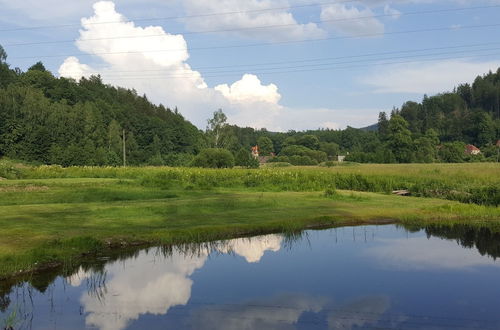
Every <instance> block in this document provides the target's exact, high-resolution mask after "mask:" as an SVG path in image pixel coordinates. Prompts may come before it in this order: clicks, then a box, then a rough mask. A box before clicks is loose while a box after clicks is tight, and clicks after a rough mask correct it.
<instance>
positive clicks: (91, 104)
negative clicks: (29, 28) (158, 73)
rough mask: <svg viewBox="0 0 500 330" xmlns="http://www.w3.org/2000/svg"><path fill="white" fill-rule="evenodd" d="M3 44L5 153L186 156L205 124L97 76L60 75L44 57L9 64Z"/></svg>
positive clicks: (93, 161) (0, 133) (113, 158)
mask: <svg viewBox="0 0 500 330" xmlns="http://www.w3.org/2000/svg"><path fill="white" fill-rule="evenodd" d="M5 60H6V54H5V52H4V51H3V50H2V49H1V48H0V156H2V155H5V156H8V157H11V158H15V159H21V160H25V161H33V162H40V163H47V164H61V165H65V166H68V165H118V164H122V161H123V160H122V156H123V132H124V131H125V149H126V158H127V163H128V164H145V163H150V164H171V165H176V164H177V163H182V162H183V159H184V158H188V159H190V158H192V155H194V154H195V153H197V152H198V150H199V148H200V141H201V139H202V134H201V132H200V131H199V130H198V129H197V128H196V127H195V126H194V125H192V124H191V123H190V122H188V121H187V120H185V119H184V118H183V117H182V115H180V114H179V113H178V112H177V110H173V111H172V110H171V109H168V108H165V107H164V106H162V105H159V106H156V105H154V104H152V103H151V102H149V101H148V99H147V97H146V96H139V95H137V93H136V92H135V91H134V90H128V89H123V88H115V87H111V86H109V85H105V84H103V83H102V81H101V79H100V77H98V76H93V77H90V78H88V79H86V78H82V79H81V80H80V81H78V82H76V81H74V80H71V79H66V78H56V77H54V76H53V75H52V74H51V73H50V72H48V71H47V70H46V69H45V68H44V66H43V64H41V63H37V64H35V65H33V66H32V67H31V68H30V69H28V70H27V71H26V72H21V71H20V70H17V69H16V70H11V69H10V68H9V66H8V64H7V63H6V62H5Z"/></svg>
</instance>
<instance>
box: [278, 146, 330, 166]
mask: <svg viewBox="0 0 500 330" xmlns="http://www.w3.org/2000/svg"><path fill="white" fill-rule="evenodd" d="M280 156H288V157H291V156H303V157H309V158H310V159H313V160H315V161H316V163H318V162H324V161H326V160H327V158H328V157H327V156H326V153H325V152H323V151H317V150H311V149H309V148H307V147H304V146H297V145H291V146H287V147H285V148H283V149H282V150H281V152H280ZM290 163H292V164H293V162H290ZM294 165H295V164H294ZM301 165H305V164H301Z"/></svg>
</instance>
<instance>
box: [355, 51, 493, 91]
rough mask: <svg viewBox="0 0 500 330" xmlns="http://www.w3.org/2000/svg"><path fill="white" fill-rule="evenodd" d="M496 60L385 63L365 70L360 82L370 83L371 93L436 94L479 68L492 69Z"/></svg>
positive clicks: (476, 73) (459, 81) (474, 75)
mask: <svg viewBox="0 0 500 330" xmlns="http://www.w3.org/2000/svg"><path fill="white" fill-rule="evenodd" d="M499 66H500V62H498V61H487V62H472V61H464V60H442V61H435V62H420V63H410V64H408V63H406V64H396V65H391V66H385V67H383V68H380V69H377V70H374V71H372V72H371V73H367V74H366V76H364V77H363V78H361V79H360V81H361V82H363V83H365V84H367V85H370V86H372V87H374V92H375V93H414V94H425V93H427V94H431V95H432V94H437V93H442V92H445V91H451V90H452V89H453V88H454V87H455V86H457V85H459V84H461V83H464V82H470V81H473V80H474V78H475V77H476V76H477V75H478V73H479V72H483V73H484V72H488V71H489V70H495V71H496V69H497V68H498V67H499Z"/></svg>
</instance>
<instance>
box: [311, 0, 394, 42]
mask: <svg viewBox="0 0 500 330" xmlns="http://www.w3.org/2000/svg"><path fill="white" fill-rule="evenodd" d="M373 16H374V13H373V11H372V10H371V9H370V8H367V7H365V8H363V9H358V8H357V7H355V6H349V5H345V4H338V3H337V4H331V5H326V6H323V8H322V9H321V20H323V21H327V22H325V25H326V26H328V27H330V28H332V29H334V30H335V31H338V32H340V33H343V34H346V35H351V36H353V35H354V36H355V35H363V34H378V33H383V32H384V24H383V23H382V22H380V21H379V20H378V19H377V18H375V17H373ZM358 18H359V19H358Z"/></svg>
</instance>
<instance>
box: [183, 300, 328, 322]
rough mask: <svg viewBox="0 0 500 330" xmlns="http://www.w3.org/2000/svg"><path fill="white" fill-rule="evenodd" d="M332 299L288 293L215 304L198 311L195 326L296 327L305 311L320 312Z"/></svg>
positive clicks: (193, 320)
mask: <svg viewBox="0 0 500 330" xmlns="http://www.w3.org/2000/svg"><path fill="white" fill-rule="evenodd" d="M328 300H329V299H328V298H325V297H312V296H306V295H301V294H286V295H280V296H277V297H273V298H264V299H259V300H252V301H246V302H245V303H243V304H234V305H228V304H221V305H211V306H206V307H203V308H200V309H197V310H195V312H194V313H193V314H192V317H191V327H192V329H208V330H211V329H214V330H216V329H221V330H232V329H248V330H253V329H255V330H257V329H263V330H265V329H294V328H295V324H296V323H297V322H298V320H299V318H300V316H301V315H302V314H303V313H304V312H314V313H318V312H320V311H321V310H322V308H323V307H324V306H325V305H326V304H327V302H328Z"/></svg>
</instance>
